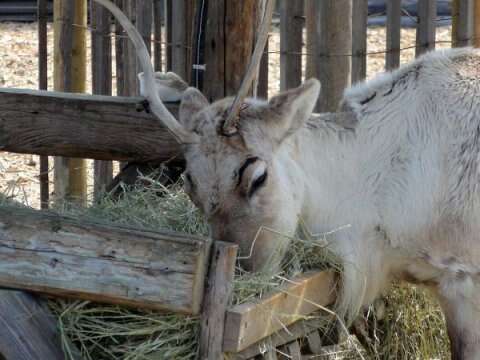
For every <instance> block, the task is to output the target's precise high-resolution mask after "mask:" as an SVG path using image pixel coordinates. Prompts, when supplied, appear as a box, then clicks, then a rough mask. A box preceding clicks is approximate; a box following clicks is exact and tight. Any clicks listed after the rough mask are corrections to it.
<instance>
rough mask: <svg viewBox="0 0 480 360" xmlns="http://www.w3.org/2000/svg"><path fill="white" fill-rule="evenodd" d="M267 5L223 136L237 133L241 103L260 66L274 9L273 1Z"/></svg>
mask: <svg viewBox="0 0 480 360" xmlns="http://www.w3.org/2000/svg"><path fill="white" fill-rule="evenodd" d="M266 1H267V5H266V7H265V15H264V16H263V20H262V24H261V26H260V34H259V36H258V39H257V43H256V45H255V50H254V51H253V55H252V59H251V60H250V64H249V65H248V69H247V73H246V75H245V77H244V78H243V81H242V85H241V86H240V90H238V93H237V96H236V97H235V100H234V101H233V104H232V107H231V108H230V111H229V113H228V115H227V119H226V120H225V123H224V124H223V129H222V131H223V134H224V135H227V136H229V135H233V134H235V133H236V132H237V125H238V113H239V111H240V108H241V106H242V103H243V101H244V100H245V98H246V97H247V95H248V91H249V90H250V87H251V86H252V83H253V80H254V78H255V75H256V73H257V71H258V66H259V65H260V60H261V59H262V54H263V51H264V50H265V45H266V43H267V40H268V31H269V30H270V24H271V22H272V16H273V10H274V9H275V0H266Z"/></svg>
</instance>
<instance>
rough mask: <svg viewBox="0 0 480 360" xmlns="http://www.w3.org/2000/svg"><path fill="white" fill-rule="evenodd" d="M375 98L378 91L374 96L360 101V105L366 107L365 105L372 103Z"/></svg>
mask: <svg viewBox="0 0 480 360" xmlns="http://www.w3.org/2000/svg"><path fill="white" fill-rule="evenodd" d="M375 96H377V92H376V91H375V92H374V93H373V94H372V96H370V97H368V98H366V99H364V100H362V101H360V105H365V104H367V103H369V102H370V101H372V100H373V99H374V98H375Z"/></svg>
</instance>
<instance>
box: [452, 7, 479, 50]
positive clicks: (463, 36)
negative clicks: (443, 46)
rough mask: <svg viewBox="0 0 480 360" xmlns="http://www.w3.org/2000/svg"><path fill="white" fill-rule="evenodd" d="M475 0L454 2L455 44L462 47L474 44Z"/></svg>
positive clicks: (453, 28) (453, 32)
mask: <svg viewBox="0 0 480 360" xmlns="http://www.w3.org/2000/svg"><path fill="white" fill-rule="evenodd" d="M474 10H475V7H474V0H457V1H456V2H454V4H453V10H452V13H453V20H454V25H455V26H454V25H453V24H452V37H453V39H452V40H453V45H454V46H458V47H462V46H470V45H472V44H473V34H474Z"/></svg>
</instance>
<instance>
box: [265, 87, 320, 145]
mask: <svg viewBox="0 0 480 360" xmlns="http://www.w3.org/2000/svg"><path fill="white" fill-rule="evenodd" d="M319 94H320V82H319V81H318V80H316V79H310V80H307V81H305V83H304V84H303V85H301V86H299V87H297V88H295V89H292V90H288V91H285V92H283V93H281V94H278V95H277V96H274V97H273V98H272V99H271V100H270V101H269V102H268V109H269V113H270V115H271V116H269V117H268V118H269V119H268V125H267V126H268V127H269V129H268V132H269V134H272V135H273V137H274V138H275V140H277V142H278V143H280V142H282V141H283V140H284V139H286V138H287V137H288V136H289V135H291V134H293V133H295V131H297V130H298V129H299V128H301V127H302V125H303V123H304V122H305V121H306V120H307V119H308V118H309V117H310V115H311V114H312V111H313V108H314V107H315V104H316V103H317V99H318V96H319Z"/></svg>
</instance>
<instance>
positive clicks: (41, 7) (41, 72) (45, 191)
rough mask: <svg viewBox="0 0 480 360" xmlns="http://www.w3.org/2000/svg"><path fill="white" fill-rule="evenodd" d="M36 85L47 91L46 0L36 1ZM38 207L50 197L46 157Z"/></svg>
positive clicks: (41, 168) (42, 170) (43, 158)
mask: <svg viewBox="0 0 480 360" xmlns="http://www.w3.org/2000/svg"><path fill="white" fill-rule="evenodd" d="M37 16H38V84H39V89H40V90H47V89H48V48H47V47H48V41H47V20H48V11H47V0H38V8H37ZM39 175H40V176H39V180H40V207H41V208H42V209H48V202H49V196H50V189H49V176H48V156H40V174H39Z"/></svg>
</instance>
